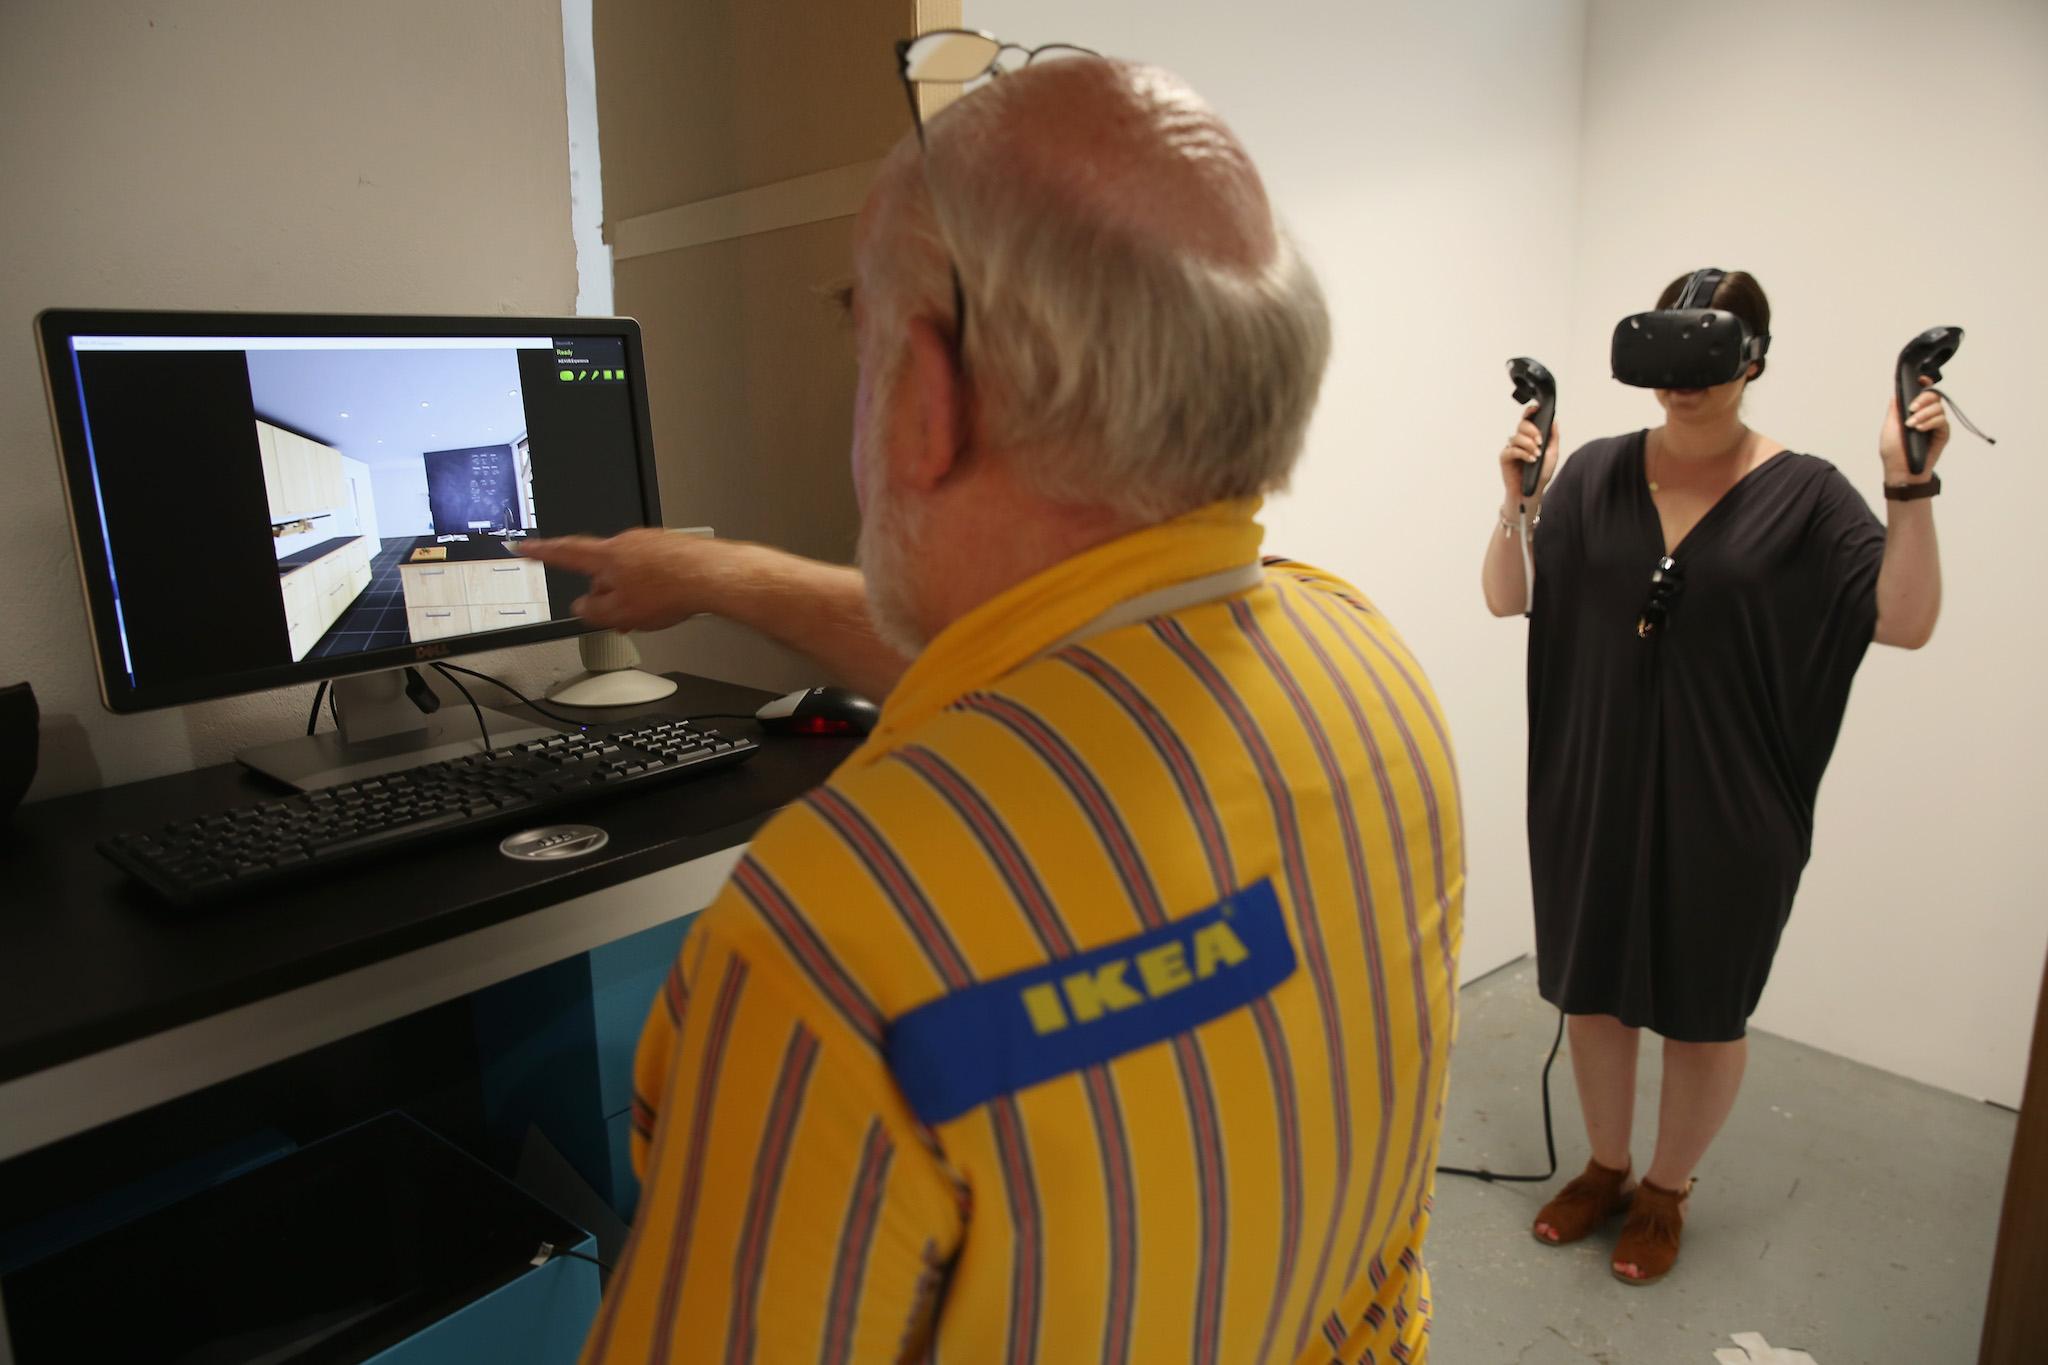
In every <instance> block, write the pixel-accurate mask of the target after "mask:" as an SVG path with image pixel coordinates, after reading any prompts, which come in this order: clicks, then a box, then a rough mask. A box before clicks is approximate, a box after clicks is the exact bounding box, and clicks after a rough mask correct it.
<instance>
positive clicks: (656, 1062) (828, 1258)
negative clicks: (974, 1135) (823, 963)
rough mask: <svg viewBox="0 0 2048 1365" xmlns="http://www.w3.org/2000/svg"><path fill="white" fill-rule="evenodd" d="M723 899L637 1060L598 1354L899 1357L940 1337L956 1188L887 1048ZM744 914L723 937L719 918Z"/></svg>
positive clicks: (661, 1003)
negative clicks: (616, 1249)
mask: <svg viewBox="0 0 2048 1365" xmlns="http://www.w3.org/2000/svg"><path fill="white" fill-rule="evenodd" d="M733 896H734V893H733V892H732V891H731V890H730V889H729V890H728V891H727V892H726V899H725V900H723V901H721V903H720V904H719V905H717V906H714V907H713V908H712V909H711V910H708V911H706V912H705V915H704V921H706V922H700V923H699V924H698V925H697V926H696V927H695V928H693V929H692V931H691V934H690V937H689V939H688V940H687V941H686V942H685V944H684V948H683V953H682V956H681V958H680V959H679V962H678V965H677V969H676V970H675V971H673V972H672V973H671V974H670V978H669V980H668V982H667V983H666V985H665V986H664V988H663V990H662V993H661V996H660V998H659V999H657V1000H656V1002H655V1004H654V1008H653V1011H652V1013H651V1014H650V1016H649V1018H648V1023H647V1028H646V1031H645V1033H644V1034H643V1035H642V1038H641V1044H640V1051H639V1054H638V1056H637V1057H636V1059H635V1064H634V1096H633V1126H634V1141H633V1153H634V1166H635V1168H636V1169H637V1170H638V1172H639V1174H640V1178H641V1194H640V1206H639V1209H638V1210H637V1212H636V1213H635V1215H634V1223H633V1233H632V1238H631V1240H630V1241H629V1242H628V1243H627V1246H626V1251H625V1254H624V1255H623V1256H622V1258H621V1260H620V1262H619V1265H618V1268H617V1270H616V1271H615V1272H614V1273H613V1275H612V1278H611V1283H610V1284H609V1286H608V1287H607V1290H606V1293H605V1299H604V1306H603V1307H602V1308H601V1309H600V1311H599V1313H598V1317H597V1320H596V1322H595V1323H593V1324H592V1327H591V1333H590V1338H589V1341H588V1342H587V1343H586V1344H585V1346H584V1353H583V1359H584V1361H585V1362H586V1365H616V1363H617V1362H632V1363H633V1365H640V1363H641V1362H644V1361H646V1360H648V1359H649V1358H651V1356H653V1355H655V1354H662V1353H663V1350H662V1347H661V1345H660V1343H663V1342H666V1351H665V1354H666V1357H667V1359H669V1360H672V1361H678V1362H680V1361H690V1360H725V1359H746V1360H832V1361H857V1360H893V1359H896V1358H897V1355H898V1352H899V1351H900V1349H901V1348H902V1346H903V1343H904V1342H905V1341H906V1340H919V1339H922V1338H923V1337H924V1335H925V1334H926V1333H928V1332H929V1331H930V1330H931V1326H932V1323H933V1321H934V1313H935V1311H936V1308H937V1297H936V1296H937V1290H938V1286H939V1285H940V1283H941V1282H942V1278H943V1276H942V1272H943V1270H944V1267H945V1265H946V1263H947V1261H948V1260H949V1259H950V1258H951V1256H952V1255H953V1253H954V1252H955V1250H957V1248H958V1246H959V1241H960V1235H961V1231H962V1225H961V1221H960V1208H959V1204H958V1197H957V1194H956V1192H955V1191H954V1190H953V1189H952V1188H951V1186H950V1185H949V1184H948V1182H947V1179H946V1177H945V1176H944V1174H943V1173H942V1171H941V1169H940V1167H939V1166H938V1164H937V1162H936V1161H935V1160H934V1159H933V1157H932V1156H931V1153H930V1152H929V1151H928V1149H927V1148H926V1147H925V1146H924V1145H923V1143H922V1142H921V1141H920V1140H919V1137H918V1134H917V1130H916V1128H915V1125H914V1120H913V1119H911V1117H910V1115H909V1113H908V1111H907V1110H906V1109H905V1108H904V1107H903V1105H902V1104H901V1102H900V1100H899V1099H898V1098H897V1097H896V1095H895V1093H894V1090H893V1087H892V1085H891V1084H890V1082H889V1081H888V1074H887V1071H886V1069H885V1068H884V1067H883V1065H882V1062H881V1059H880V1057H879V1055H878V1054H877V1053H876V1052H875V1051H874V1050H873V1048H872V1047H870V1046H868V1045H867V1043H866V1042H865V1041H864V1040H863V1039H862V1038H860V1037H859V1036H857V1035H856V1034H855V1033H854V1032H853V1031H852V1030H850V1029H847V1028H845V1027H843V1026H841V1025H840V1024H838V1023H837V1022H836V1021H835V1018H834V1016H833V1015H832V1014H831V1012H830V1007H829V1006H826V1005H824V1004H823V1002H821V1001H820V1000H818V999H816V998H815V997H814V996H813V995H812V993H811V991H810V989H809V988H808V987H807V986H806V985H805V984H804V983H803V982H802V980H801V979H800V978H798V977H796V976H794V975H792V974H791V971H790V969H789V968H788V967H787V965H786V964H785V963H784V962H783V961H781V960H780V959H779V958H778V957H777V955H776V953H775V952H774V951H773V950H772V949H767V948H766V945H764V944H748V945H747V946H746V947H745V948H742V947H740V946H737V945H736V944H735V942H734V941H733V940H734V938H735V937H737V938H739V939H741V940H743V941H744V940H745V939H746V938H747V936H748V933H749V932H750V926H749V925H748V924H746V923H744V921H746V920H747V919H748V913H747V911H746V909H745V907H744V906H742V905H740V904H739V903H737V902H735V901H734V900H733ZM734 924H737V925H738V927H739V928H740V930H741V932H740V934H738V935H732V934H728V933H726V932H725V931H724V928H723V926H725V925H734Z"/></svg>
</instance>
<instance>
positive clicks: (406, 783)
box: [99, 720, 760, 906]
mask: <svg viewBox="0 0 2048 1365" xmlns="http://www.w3.org/2000/svg"><path fill="white" fill-rule="evenodd" d="M759 748H760V746H759V745H757V744H755V743H754V741H752V740H750V739H735V738H732V737H729V736H726V735H721V734H720V733H719V732H718V731H716V730H711V729H702V728H699V727H697V726H695V725H692V724H690V723H688V722H686V721H680V720H662V721H656V722H651V723H644V724H639V725H634V726H631V727H629V728H621V729H614V730H610V731H608V732H597V731H591V732H586V733H583V734H562V735H556V736H554V737H552V738H549V739H537V740H534V741H532V742H531V743H527V744H515V745H512V746H510V747H508V748H503V749H493V750H491V751H490V752H489V753H477V754H471V755H468V756H466V757H463V758H451V759H446V760H443V761H442V762H439V763H428V764H423V765H421V766H420V767H417V768H406V769H403V770H401V771H399V772H394V773H387V774H385V775H383V776H381V777H372V778H366V779H364V780H363V781H361V782H349V783H344V784H343V785H341V786H338V787H326V788H323V789H321V790H319V791H312V792H304V793H301V794H300V795H297V796H287V797H283V798H281V799H279V800H275V801H260V802H257V803H255V804H254V805H248V806H239V807H236V808H235V809H233V810H227V811H222V812H220V813H218V814H215V815H202V816H200V817H198V818H197V819H193V820H179V821H176V822H174V823H172V824H168V825H165V826H164V827H163V828H161V829H154V830H147V831H144V832H142V833H138V834H119V835H115V836H114V837H113V838H111V839H107V840H105V841H103V842H102V843H101V844H100V846H99V848H100V852H101V853H103V854H105V855H106V856H107V858H108V859H109V860H111V861H112V862H113V863H115V864H116V865H117V866H119V867H120V868H121V869H122V870H123V871H125V872H127V873H129V874H130V875H132V876H134V877H136V878H138V879H139V880H141V881H143V882H144V883H146V884H147V885H148V886H149V887H150V888H151V889H153V890H155V891H156V892H157V893H158V894H160V895H162V896H163V897H164V898H165V899H167V900H169V901H171V902H172V903H174V904H176V905H180V906H194V905H201V904H204V903H206V902H208V901H214V900H220V899H223V898H225V897H228V896H233V895H239V894H240V893H241V892H243V891H245V890H254V889H257V888H260V887H264V886H269V885H273V884H279V883H283V882H287V881H298V882H303V881H304V879H305V877H306V874H307V873H308V872H317V871H321V870H324V869H326V868H328V867H332V866H335V865H336V864H340V863H350V862H355V861H357V860H359V859H362V858H367V857H371V856H374V855H378V854H385V853H390V852H392V851H393V850H395V849H399V848H404V847H407V846H409V845H414V844H420V843H425V842H427V841H429V840H433V839H440V838H448V837H453V836H456V835H461V834H467V833H470V832H472V831H474V830H476V829H477V828H479V827H480V826H483V825H491V824H510V823H515V822H518V821H523V820H529V819H531V818H532V817H534V816H536V815H541V814H552V813H553V812H555V811H558V810H560V809H562V808H563V807H567V806H576V805H582V804H584V803H586V802H589V801H593V800H600V799H604V798H607V797H609V796H611V795H612V794H613V793H615V792H620V791H625V790H628V789H631V790H635V791H638V790H642V789H644V788H645V787H646V786H648V785H649V784H651V783H655V782H661V781H667V780H669V779H672V778H678V777H685V776H695V775H698V774H701V773H706V772H711V771H715V770H716V769H719V768H724V767H729V766H730V765H732V764H734V763H738V762H739V761H741V760H742V759H745V758H747V757H749V756H751V755H752V754H753V753H754V752H755V751H756V750H757V749H759Z"/></svg>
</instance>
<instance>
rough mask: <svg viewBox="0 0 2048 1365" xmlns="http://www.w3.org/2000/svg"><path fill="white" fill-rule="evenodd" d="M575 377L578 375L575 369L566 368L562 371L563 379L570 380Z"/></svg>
mask: <svg viewBox="0 0 2048 1365" xmlns="http://www.w3.org/2000/svg"><path fill="white" fill-rule="evenodd" d="M575 377H576V371H574V370H564V371H562V378H563V379H565V380H568V379H574V378H575Z"/></svg>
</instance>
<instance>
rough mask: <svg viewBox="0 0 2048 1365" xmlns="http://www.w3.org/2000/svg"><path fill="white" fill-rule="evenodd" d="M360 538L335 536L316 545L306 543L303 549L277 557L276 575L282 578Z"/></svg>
mask: <svg viewBox="0 0 2048 1365" xmlns="http://www.w3.org/2000/svg"><path fill="white" fill-rule="evenodd" d="M361 539H362V537H361V536H335V537H334V538H333V539H331V540H323V541H321V542H320V543H319V544H318V545H308V546H307V547H306V548H305V549H303V550H293V551H292V552H291V553H290V554H288V555H283V556H280V557H279V559H278V561H277V576H278V577H279V578H283V577H284V576H285V575H286V574H288V573H290V572H291V571H292V570H294V569H303V568H305V567H306V566H307V565H308V564H311V563H312V562H313V561H314V560H316V559H325V558H327V556H329V555H331V554H333V553H334V552H335V551H336V550H339V549H340V548H341V547H342V546H344V545H346V544H348V543H349V542H350V541H356V540H361Z"/></svg>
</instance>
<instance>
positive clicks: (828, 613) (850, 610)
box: [519, 529, 909, 698]
mask: <svg viewBox="0 0 2048 1365" xmlns="http://www.w3.org/2000/svg"><path fill="white" fill-rule="evenodd" d="M519 551H520V553H521V554H524V555H528V556H530V557H531V558H534V559H538V560H540V561H541V562H542V563H544V564H549V565H552V566H554V567H556V568H559V569H567V570H570V571H571V572H574V573H580V574H586V575H588V576H589V578H590V591H589V592H588V593H586V594H585V595H584V596H582V597H580V598H578V599H577V600H576V614H577V615H579V616H581V617H583V618H584V619H585V620H587V621H589V622H590V623H591V624H592V625H598V626H605V627H608V628H610V629H613V630H661V629H664V628H666V627H668V626H672V625H675V624H676V623H677V622H679V621H683V620H686V619H687V618H689V617H691V616H696V615H699V614H700V613H709V614H711V615H714V616H723V617H725V618H727V619H728V620H732V621H737V622H739V623H740V624H741V625H744V626H749V627H752V628H753V629H755V630H758V631H760V632H761V633H762V634H763V635H766V636H767V637H768V638H769V639H771V640H774V641H775V642H776V643H777V644H781V645H786V646H788V647H789V648H791V649H794V650H797V651H798V652H800V653H803V654H806V655H808V656H810V657H811V658H812V659H815V660H816V661H817V662H818V663H819V665H820V666H821V667H822V668H823V669H824V670H825V672H827V673H828V674H830V675H831V676H832V677H833V678H834V679H836V680H837V681H839V682H842V683H844V684H846V685H847V686H848V687H851V688H853V689H854V690H855V691H857V692H861V693H864V694H866V695H867V696H870V697H875V698H881V697H886V696H888V695H889V693H890V692H891V691H893V690H894V689H895V686H896V680H897V679H898V678H900V677H902V676H903V670H904V669H905V668H907V667H909V660H907V659H905V658H904V657H903V655H902V654H900V653H898V652H897V651H896V650H895V649H893V648H892V647H890V646H889V645H887V644H884V643H883V642H882V640H881V638H880V637H879V636H877V635H876V634H875V628H874V625H873V623H872V622H871V621H870V620H869V618H868V603H867V589H866V586H865V585H864V584H863V583H862V581H861V576H860V571H859V570H858V569H852V568H848V567H845V566H843V565H838V564H823V563H820V562H819V561H817V560H815V559H805V558H804V557H803V556H801V555H793V554H790V553H788V552H787V551H784V550H777V549H774V548H772V547H770V546H766V545H754V544H749V543H748V542H746V541H739V540H706V539H702V538H700V537H696V536H683V535H677V534H675V533H673V532H670V531H657V530H649V529H642V530H635V531H627V532H624V533H623V534H620V535H616V536H613V537H611V538H610V539H608V540H600V539H598V538H596V537H594V536H562V537H558V538H556V539H553V540H531V541H526V542H524V543H522V544H521V545H520V547H519Z"/></svg>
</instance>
